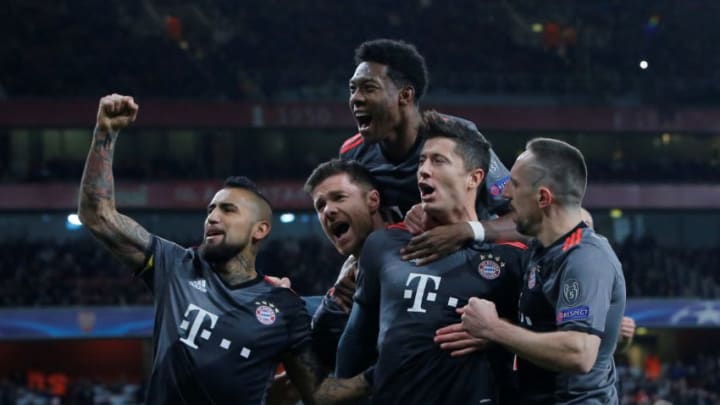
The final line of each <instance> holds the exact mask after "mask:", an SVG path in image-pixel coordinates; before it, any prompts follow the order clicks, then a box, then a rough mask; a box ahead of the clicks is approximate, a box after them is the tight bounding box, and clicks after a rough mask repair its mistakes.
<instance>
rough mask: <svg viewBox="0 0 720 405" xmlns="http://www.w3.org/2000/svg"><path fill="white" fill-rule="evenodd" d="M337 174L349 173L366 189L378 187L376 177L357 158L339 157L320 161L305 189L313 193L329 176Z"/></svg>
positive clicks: (356, 182) (353, 180)
mask: <svg viewBox="0 0 720 405" xmlns="http://www.w3.org/2000/svg"><path fill="white" fill-rule="evenodd" d="M337 174H347V175H348V177H350V180H351V181H352V182H353V183H355V184H358V185H360V186H362V187H363V188H365V190H366V191H370V190H373V189H376V190H377V189H378V187H377V184H376V183H375V179H374V178H373V177H372V175H371V174H370V172H369V171H368V170H367V169H366V168H365V167H364V166H363V165H361V164H360V163H358V162H357V161H355V160H342V159H337V158H335V159H331V160H328V161H327V162H323V163H320V164H319V165H318V166H317V167H316V168H315V169H314V170H313V171H312V173H310V176H309V177H308V179H307V181H305V186H304V187H303V189H304V190H305V191H306V192H307V193H308V194H312V192H313V190H315V187H317V186H318V185H319V184H320V183H322V182H323V181H325V180H327V179H328V178H329V177H332V176H335V175H337Z"/></svg>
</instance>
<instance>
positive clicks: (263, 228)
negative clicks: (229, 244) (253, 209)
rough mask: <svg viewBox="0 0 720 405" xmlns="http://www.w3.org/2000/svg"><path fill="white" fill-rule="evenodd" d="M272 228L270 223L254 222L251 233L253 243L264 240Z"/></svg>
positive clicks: (264, 221)
mask: <svg viewBox="0 0 720 405" xmlns="http://www.w3.org/2000/svg"><path fill="white" fill-rule="evenodd" d="M271 228H272V225H270V221H267V220H264V219H261V220H259V221H257V222H255V225H253V231H252V238H253V241H254V242H259V241H261V240H263V239H265V238H266V237H267V236H268V234H270V229H271Z"/></svg>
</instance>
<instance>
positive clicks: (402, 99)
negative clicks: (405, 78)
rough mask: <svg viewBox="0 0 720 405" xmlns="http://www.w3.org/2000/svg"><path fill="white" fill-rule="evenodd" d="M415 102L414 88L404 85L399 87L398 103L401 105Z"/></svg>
mask: <svg viewBox="0 0 720 405" xmlns="http://www.w3.org/2000/svg"><path fill="white" fill-rule="evenodd" d="M414 102H415V89H414V88H413V87H412V86H405V87H403V88H401V89H400V93H399V103H400V105H402V106H405V105H410V104H412V103H414Z"/></svg>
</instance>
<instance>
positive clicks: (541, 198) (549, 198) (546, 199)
mask: <svg viewBox="0 0 720 405" xmlns="http://www.w3.org/2000/svg"><path fill="white" fill-rule="evenodd" d="M553 198H554V197H553V193H552V191H551V190H550V189H549V188H547V187H540V188H538V191H537V199H538V206H539V207H540V208H547V207H549V206H550V204H552V202H553Z"/></svg>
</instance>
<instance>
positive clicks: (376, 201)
mask: <svg viewBox="0 0 720 405" xmlns="http://www.w3.org/2000/svg"><path fill="white" fill-rule="evenodd" d="M366 199H367V204H368V208H370V213H372V214H374V213H376V212H377V210H379V209H380V192H379V191H377V190H376V189H372V190H370V191H368V193H367V198H366Z"/></svg>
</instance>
